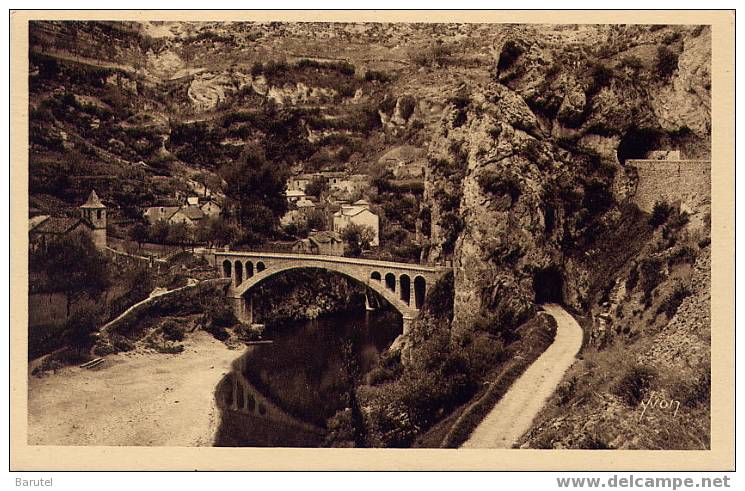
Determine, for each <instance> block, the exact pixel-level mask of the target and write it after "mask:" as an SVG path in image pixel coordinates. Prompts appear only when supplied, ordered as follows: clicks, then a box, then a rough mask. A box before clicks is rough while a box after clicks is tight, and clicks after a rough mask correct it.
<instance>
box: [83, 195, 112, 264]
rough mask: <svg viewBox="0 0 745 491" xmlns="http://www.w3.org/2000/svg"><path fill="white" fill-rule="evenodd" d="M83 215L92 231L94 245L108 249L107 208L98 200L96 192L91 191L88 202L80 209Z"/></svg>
mask: <svg viewBox="0 0 745 491" xmlns="http://www.w3.org/2000/svg"><path fill="white" fill-rule="evenodd" d="M80 211H81V215H82V217H83V219H84V220H86V221H87V222H88V223H89V224H90V226H91V228H92V229H93V230H92V236H93V243H94V244H95V245H96V247H97V248H99V249H103V248H104V247H106V206H105V205H104V204H103V203H101V200H100V199H98V195H97V194H96V191H95V190H93V191H91V194H90V196H88V201H86V202H85V204H83V206H81V207H80Z"/></svg>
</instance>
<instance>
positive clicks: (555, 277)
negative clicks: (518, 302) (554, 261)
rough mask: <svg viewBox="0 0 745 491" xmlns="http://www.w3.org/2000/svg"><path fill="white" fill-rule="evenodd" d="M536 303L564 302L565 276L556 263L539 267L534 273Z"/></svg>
mask: <svg viewBox="0 0 745 491" xmlns="http://www.w3.org/2000/svg"><path fill="white" fill-rule="evenodd" d="M533 291H534V292H535V301H536V303H559V304H560V303H563V301H564V295H563V291H564V277H563V276H562V274H561V270H560V269H559V267H558V266H556V265H551V266H549V267H547V268H544V269H539V270H537V271H536V272H535V273H534V274H533Z"/></svg>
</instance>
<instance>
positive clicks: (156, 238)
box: [148, 220, 170, 244]
mask: <svg viewBox="0 0 745 491" xmlns="http://www.w3.org/2000/svg"><path fill="white" fill-rule="evenodd" d="M169 228H170V227H169V225H168V222H166V221H165V220H158V221H157V222H155V223H154V224H152V225H151V226H150V229H149V230H148V235H149V236H150V240H151V241H153V242H155V243H156V244H163V243H164V242H165V241H166V239H167V238H168V232H169Z"/></svg>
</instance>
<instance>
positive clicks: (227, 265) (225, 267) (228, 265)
mask: <svg viewBox="0 0 745 491" xmlns="http://www.w3.org/2000/svg"><path fill="white" fill-rule="evenodd" d="M232 270H233V263H232V262H231V261H229V260H228V259H226V260H225V261H223V262H222V274H223V276H224V277H225V278H230V277H231V276H233V274H232Z"/></svg>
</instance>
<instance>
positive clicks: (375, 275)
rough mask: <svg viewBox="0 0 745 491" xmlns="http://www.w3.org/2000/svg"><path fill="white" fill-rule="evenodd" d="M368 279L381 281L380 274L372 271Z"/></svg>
mask: <svg viewBox="0 0 745 491" xmlns="http://www.w3.org/2000/svg"><path fill="white" fill-rule="evenodd" d="M370 279H371V280H375V281H381V277H380V273H379V272H377V271H373V272H372V273H370Z"/></svg>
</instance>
